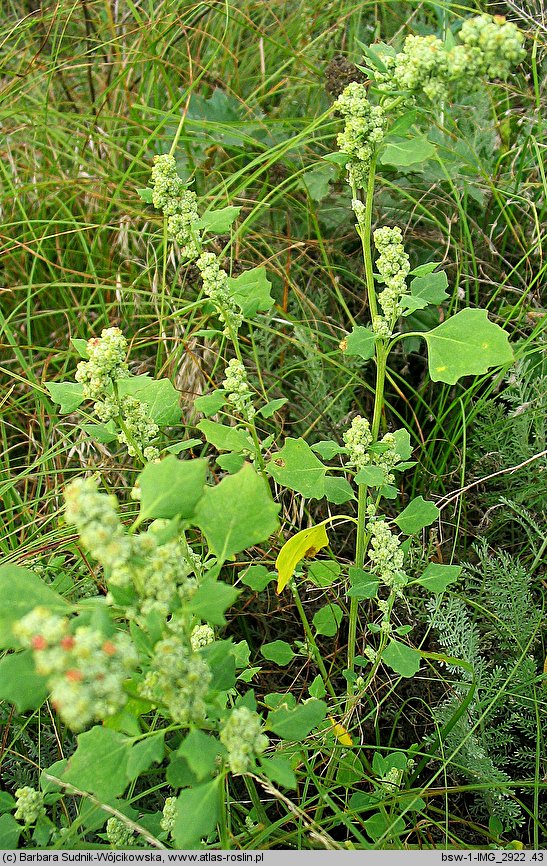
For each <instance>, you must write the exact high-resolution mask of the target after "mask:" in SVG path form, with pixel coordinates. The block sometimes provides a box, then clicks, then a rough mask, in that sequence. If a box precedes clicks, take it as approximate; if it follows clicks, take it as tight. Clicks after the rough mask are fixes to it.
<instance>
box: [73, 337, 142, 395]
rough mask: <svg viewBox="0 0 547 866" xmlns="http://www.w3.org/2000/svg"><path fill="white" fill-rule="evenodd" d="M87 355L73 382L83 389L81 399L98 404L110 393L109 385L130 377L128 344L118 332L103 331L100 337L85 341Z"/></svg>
mask: <svg viewBox="0 0 547 866" xmlns="http://www.w3.org/2000/svg"><path fill="white" fill-rule="evenodd" d="M86 351H87V354H88V360H87V361H80V363H79V364H78V366H77V368H76V377H75V378H76V381H77V382H80V383H81V385H82V388H83V393H84V397H85V398H86V399H87V400H93V401H95V402H97V401H100V400H102V399H103V398H104V396H105V394H106V393H107V392H109V391H111V390H112V382H115V381H116V380H117V379H127V377H128V376H129V368H128V366H127V363H126V361H125V356H126V355H127V340H126V339H125V337H124V335H123V334H122V332H121V331H120V329H119V328H103V330H102V332H101V336H100V337H92V338H91V339H90V340H88V341H87V344H86Z"/></svg>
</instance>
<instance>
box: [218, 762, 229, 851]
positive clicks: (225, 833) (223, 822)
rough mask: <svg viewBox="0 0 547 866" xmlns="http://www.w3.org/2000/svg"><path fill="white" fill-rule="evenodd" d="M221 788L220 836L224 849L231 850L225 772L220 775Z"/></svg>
mask: <svg viewBox="0 0 547 866" xmlns="http://www.w3.org/2000/svg"><path fill="white" fill-rule="evenodd" d="M218 790H219V806H220V809H219V821H218V829H219V838H220V844H221V845H222V848H223V850H224V851H229V849H230V848H231V845H230V834H229V829H228V811H227V808H226V803H227V800H228V777H227V775H225V774H223V775H222V776H221V777H220V783H219V786H218Z"/></svg>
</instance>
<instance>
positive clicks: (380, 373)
mask: <svg viewBox="0 0 547 866" xmlns="http://www.w3.org/2000/svg"><path fill="white" fill-rule="evenodd" d="M387 356H388V349H387V346H386V343H385V341H384V340H379V341H378V342H377V343H376V390H375V393H374V413H373V416H372V425H371V428H370V432H371V433H372V441H373V442H376V440H377V439H378V434H379V432H380V423H381V421H382V412H383V410H384V389H385V385H386V366H387Z"/></svg>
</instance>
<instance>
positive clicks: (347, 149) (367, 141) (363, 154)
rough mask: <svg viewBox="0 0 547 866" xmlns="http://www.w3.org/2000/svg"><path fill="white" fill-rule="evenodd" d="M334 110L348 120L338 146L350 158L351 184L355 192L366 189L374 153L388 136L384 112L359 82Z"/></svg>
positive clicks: (340, 99)
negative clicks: (373, 102)
mask: <svg viewBox="0 0 547 866" xmlns="http://www.w3.org/2000/svg"><path fill="white" fill-rule="evenodd" d="M334 107H335V109H336V110H337V111H338V112H339V114H341V115H342V117H344V119H345V125H344V129H343V131H342V132H340V133H339V134H338V137H337V143H338V147H339V148H340V150H341V151H342V152H343V153H344V154H345V155H346V156H347V157H348V162H347V163H346V168H347V170H348V179H349V183H350V184H351V186H352V187H355V189H364V188H365V187H366V185H367V181H368V175H369V171H370V165H371V161H372V158H373V155H374V152H375V150H376V148H377V147H378V145H379V144H380V143H381V141H382V140H383V137H384V130H385V127H386V118H385V115H384V110H383V108H382V107H381V106H380V105H372V103H371V102H370V101H369V99H368V96H367V89H366V86H365V85H364V84H359V83H358V82H355V81H354V82H352V83H351V84H349V85H348V86H347V87H346V89H345V90H344V92H343V93H342V95H341V96H339V97H338V99H337V100H336V102H335V103H334Z"/></svg>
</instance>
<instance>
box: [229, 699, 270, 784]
mask: <svg viewBox="0 0 547 866" xmlns="http://www.w3.org/2000/svg"><path fill="white" fill-rule="evenodd" d="M220 740H221V742H222V743H223V744H224V745H225V746H226V749H227V750H228V764H229V765H230V770H231V771H232V773H247V772H249V771H250V770H252V769H253V767H254V765H255V758H256V756H257V755H261V754H262V752H264V751H265V749H267V748H268V745H269V740H268V737H267V736H266V735H265V734H263V733H262V723H261V720H260V717H259V716H258V715H257V714H256V713H253V712H251V710H249V709H247V707H237V708H236V709H235V710H232V712H231V713H230V715H229V716H228V720H227V722H226V723H225V725H224V727H223V728H222V730H221V731H220Z"/></svg>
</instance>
